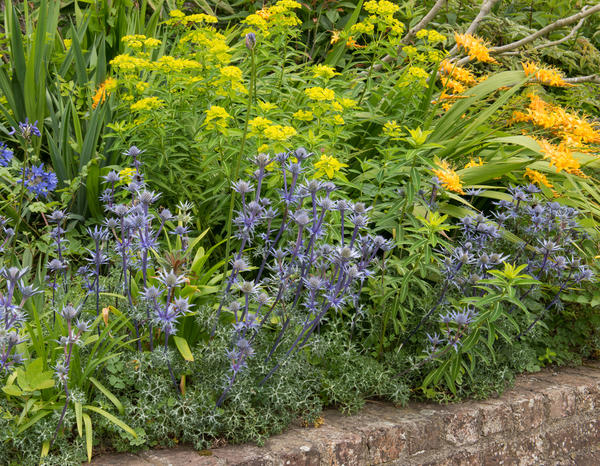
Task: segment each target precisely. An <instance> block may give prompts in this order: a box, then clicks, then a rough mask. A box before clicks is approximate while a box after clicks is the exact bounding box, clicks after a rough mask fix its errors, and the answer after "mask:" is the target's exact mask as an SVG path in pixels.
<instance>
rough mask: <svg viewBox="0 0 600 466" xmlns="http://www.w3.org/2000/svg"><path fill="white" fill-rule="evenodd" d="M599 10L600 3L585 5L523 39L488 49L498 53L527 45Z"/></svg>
mask: <svg viewBox="0 0 600 466" xmlns="http://www.w3.org/2000/svg"><path fill="white" fill-rule="evenodd" d="M599 11H600V4H598V5H594V6H592V7H590V6H585V7H583V9H582V10H581V11H580V12H579V13H576V14H574V15H571V16H567V17H566V18H561V19H559V20H557V21H555V22H553V23H552V24H549V25H548V26H546V27H544V28H542V29H540V30H539V31H535V32H534V33H532V34H530V35H528V36H526V37H524V38H523V39H520V40H517V41H515V42H511V43H510V44H506V45H503V46H501V47H493V48H492V49H490V52H491V53H494V54H499V53H504V52H509V51H511V50H515V49H518V48H519V47H522V46H524V45H527V44H529V43H530V42H533V41H534V40H536V39H538V38H540V37H543V36H545V35H546V34H549V33H550V32H552V31H554V30H555V29H559V28H562V27H565V26H568V25H569V24H573V23H575V22H577V21H580V20H581V19H583V18H586V17H588V16H590V15H593V14H594V13H597V12H599Z"/></svg>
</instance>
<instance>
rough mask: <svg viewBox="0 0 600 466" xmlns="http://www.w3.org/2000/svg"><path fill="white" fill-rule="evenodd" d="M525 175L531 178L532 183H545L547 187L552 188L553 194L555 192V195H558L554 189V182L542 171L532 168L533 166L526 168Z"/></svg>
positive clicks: (540, 184) (539, 184)
mask: <svg viewBox="0 0 600 466" xmlns="http://www.w3.org/2000/svg"><path fill="white" fill-rule="evenodd" d="M525 176H526V177H527V178H529V179H530V180H531V182H532V183H535V184H537V185H538V186H542V185H543V186H546V187H547V188H550V190H551V191H552V194H554V197H558V193H557V192H556V191H555V190H554V186H553V185H552V183H550V181H548V178H547V177H546V175H544V174H543V173H540V172H539V171H537V170H532V169H531V168H526V169H525Z"/></svg>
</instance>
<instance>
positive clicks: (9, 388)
mask: <svg viewBox="0 0 600 466" xmlns="http://www.w3.org/2000/svg"><path fill="white" fill-rule="evenodd" d="M2 391H3V392H4V393H6V394H7V395H11V396H21V395H22V394H23V391H22V390H21V389H20V388H19V387H17V386H16V385H5V386H4V387H2Z"/></svg>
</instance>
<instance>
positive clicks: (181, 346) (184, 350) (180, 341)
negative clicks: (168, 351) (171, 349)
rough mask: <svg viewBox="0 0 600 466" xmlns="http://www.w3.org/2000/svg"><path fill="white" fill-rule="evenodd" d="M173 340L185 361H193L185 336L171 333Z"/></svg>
mask: <svg viewBox="0 0 600 466" xmlns="http://www.w3.org/2000/svg"><path fill="white" fill-rule="evenodd" d="M173 341H174V342H175V346H177V349H178V350H179V353H180V354H181V356H182V357H183V359H185V360H186V361H189V362H193V361H194V355H193V354H192V351H191V350H190V346H189V345H188V342H187V340H186V339H185V338H181V337H178V336H177V335H173Z"/></svg>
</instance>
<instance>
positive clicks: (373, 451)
mask: <svg viewBox="0 0 600 466" xmlns="http://www.w3.org/2000/svg"><path fill="white" fill-rule="evenodd" d="M324 419H325V422H324V424H323V425H322V426H321V427H318V428H302V427H296V428H291V429H289V430H288V431H287V432H286V433H284V434H281V435H278V436H275V437H273V438H271V439H270V440H268V441H267V442H266V444H265V446H264V447H261V448H259V447H256V446H253V445H237V446H227V447H223V448H219V449H214V450H211V451H207V452H201V453H198V452H195V451H193V450H191V449H187V448H183V447H182V448H178V449H175V450H153V451H149V452H145V453H142V454H139V455H109V456H103V457H99V458H97V459H95V460H94V461H93V463H94V464H96V465H98V466H99V465H117V464H131V465H148V464H154V465H167V464H170V465H173V466H178V465H225V464H228V465H265V466H266V465H315V466H317V465H346V466H350V465H371V464H397V465H417V464H428V465H455V464H456V465H479V464H484V465H488V464H489V465H492V464H509V465H510V464H524V465H527V464H532V465H533V464H535V465H538V464H544V465H548V464H556V465H577V466H580V465H594V466H598V465H600V364H596V363H594V364H588V365H585V366H584V367H579V368H575V369H560V370H558V371H554V370H545V371H543V372H541V373H538V374H530V375H524V376H521V377H519V378H518V379H517V382H516V383H515V386H514V388H512V389H511V390H509V391H507V392H506V393H505V394H504V395H503V396H502V397H500V398H496V399H490V400H486V401H481V402H466V403H460V404H456V405H444V406H440V405H426V404H423V403H413V404H411V405H409V406H408V407H407V408H394V407H393V406H391V405H388V404H385V403H368V404H367V406H366V407H365V408H364V409H363V410H362V411H361V413H360V414H358V415H356V416H343V415H341V414H339V413H338V412H335V411H328V412H326V413H325V414H324Z"/></svg>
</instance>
